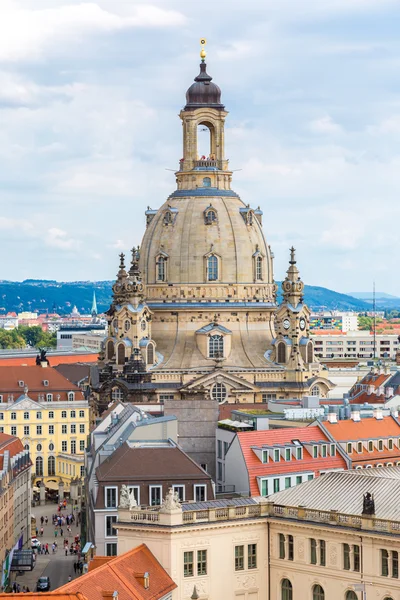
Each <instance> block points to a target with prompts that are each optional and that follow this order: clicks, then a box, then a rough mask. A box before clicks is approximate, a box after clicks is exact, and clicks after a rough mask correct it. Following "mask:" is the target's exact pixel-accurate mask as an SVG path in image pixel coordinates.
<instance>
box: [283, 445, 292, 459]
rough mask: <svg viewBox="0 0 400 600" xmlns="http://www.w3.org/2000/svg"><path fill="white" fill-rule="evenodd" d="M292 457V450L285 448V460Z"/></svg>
mask: <svg viewBox="0 0 400 600" xmlns="http://www.w3.org/2000/svg"><path fill="white" fill-rule="evenodd" d="M291 458H292V452H291V450H290V448H285V460H290V459H291Z"/></svg>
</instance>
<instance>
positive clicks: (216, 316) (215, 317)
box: [214, 313, 218, 324]
mask: <svg viewBox="0 0 400 600" xmlns="http://www.w3.org/2000/svg"><path fill="white" fill-rule="evenodd" d="M214 323H216V324H217V323H218V315H217V313H215V315H214Z"/></svg>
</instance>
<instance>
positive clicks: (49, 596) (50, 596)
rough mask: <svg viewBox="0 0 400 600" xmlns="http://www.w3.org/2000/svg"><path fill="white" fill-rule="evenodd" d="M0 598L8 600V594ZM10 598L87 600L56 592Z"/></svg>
mask: <svg viewBox="0 0 400 600" xmlns="http://www.w3.org/2000/svg"><path fill="white" fill-rule="evenodd" d="M0 598H5V599H6V600H10V594H0ZM12 598H35V599H36V600H37V599H38V598H40V600H88V599H87V598H86V596H84V595H83V594H81V593H79V592H76V593H75V594H59V593H58V592H40V594H38V593H37V592H28V593H26V594H25V593H23V592H20V593H19V594H13V595H12Z"/></svg>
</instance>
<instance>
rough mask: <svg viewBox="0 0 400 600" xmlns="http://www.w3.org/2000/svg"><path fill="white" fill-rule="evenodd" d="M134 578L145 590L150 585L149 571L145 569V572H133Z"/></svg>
mask: <svg viewBox="0 0 400 600" xmlns="http://www.w3.org/2000/svg"><path fill="white" fill-rule="evenodd" d="M134 576H135V579H137V581H138V582H139V583H140V584H141V585H142V586H143V587H144V589H145V590H148V589H149V587H150V573H148V572H147V571H146V573H135V574H134Z"/></svg>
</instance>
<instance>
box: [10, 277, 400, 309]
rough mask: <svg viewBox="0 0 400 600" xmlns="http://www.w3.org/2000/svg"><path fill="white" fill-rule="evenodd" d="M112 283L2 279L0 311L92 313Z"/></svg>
mask: <svg viewBox="0 0 400 600" xmlns="http://www.w3.org/2000/svg"><path fill="white" fill-rule="evenodd" d="M112 284H113V282H112V281H73V282H62V281H61V282H57V281H45V280H34V279H27V280H25V281H22V282H15V281H0V314H4V313H5V312H11V311H15V312H21V311H23V310H24V311H39V312H41V313H43V312H46V311H48V312H58V313H60V314H69V313H70V312H71V310H72V308H73V307H74V306H76V307H77V309H78V310H79V312H81V313H89V312H90V308H91V306H92V298H93V291H95V292H96V299H97V306H98V309H99V311H100V312H103V311H105V310H107V309H108V307H109V306H110V302H111V286H112ZM279 288H280V285H279ZM304 294H305V301H306V303H307V304H308V306H309V307H310V308H311V309H313V310H317V309H321V308H324V309H326V310H354V311H360V312H361V311H364V310H370V309H371V305H370V303H369V302H365V301H363V300H360V299H357V298H353V297H352V296H348V295H346V294H339V293H338V292H334V291H333V290H328V289H327V288H323V287H317V286H312V285H306V286H305V292H304ZM398 306H399V307H400V300H399V304H398Z"/></svg>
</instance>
